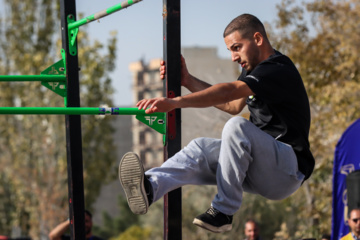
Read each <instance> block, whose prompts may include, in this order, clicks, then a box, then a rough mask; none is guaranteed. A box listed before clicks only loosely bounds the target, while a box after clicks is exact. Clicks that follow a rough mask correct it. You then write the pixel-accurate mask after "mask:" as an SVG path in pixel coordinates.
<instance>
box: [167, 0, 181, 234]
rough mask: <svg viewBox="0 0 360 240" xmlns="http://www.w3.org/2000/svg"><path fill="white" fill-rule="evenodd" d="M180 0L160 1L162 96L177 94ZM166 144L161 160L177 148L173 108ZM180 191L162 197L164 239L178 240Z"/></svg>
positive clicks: (178, 132)
mask: <svg viewBox="0 0 360 240" xmlns="http://www.w3.org/2000/svg"><path fill="white" fill-rule="evenodd" d="M180 22H181V21H180V0H163V34H164V37H163V41H164V44H163V46H164V49H163V53H164V60H165V62H166V76H165V78H166V81H165V88H164V91H165V95H166V96H167V97H169V98H173V97H176V96H180V95H181V77H180V70H181V60H180V56H181V41H180V30H181V29H180ZM167 119H168V120H167V136H166V138H167V141H166V145H165V149H164V155H165V156H164V158H165V161H166V159H167V158H169V157H172V156H173V155H175V154H176V153H177V152H178V151H180V149H181V111H180V109H176V110H174V111H172V112H169V113H168V116H167ZM181 212H182V210H181V188H178V189H175V190H174V191H171V192H169V193H168V194H167V195H165V197H164V239H165V240H180V239H182V231H181V228H182V226H181V225H182V224H181V222H182V218H181Z"/></svg>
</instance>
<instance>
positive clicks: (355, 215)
mask: <svg viewBox="0 0 360 240" xmlns="http://www.w3.org/2000/svg"><path fill="white" fill-rule="evenodd" d="M348 223H349V227H350V229H351V231H352V232H353V233H355V235H357V236H360V210H357V209H356V210H352V211H351V213H350V218H349V220H348Z"/></svg>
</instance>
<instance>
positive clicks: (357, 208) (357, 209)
mask: <svg viewBox="0 0 360 240" xmlns="http://www.w3.org/2000/svg"><path fill="white" fill-rule="evenodd" d="M354 210H356V211H360V208H359V207H356V208H353V209H351V210H350V211H349V212H348V218H349V219H350V214H351V212H352V211H354Z"/></svg>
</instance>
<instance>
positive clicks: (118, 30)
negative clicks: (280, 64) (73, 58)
mask: <svg viewBox="0 0 360 240" xmlns="http://www.w3.org/2000/svg"><path fill="white" fill-rule="evenodd" d="M118 3H119V1H114V0H107V1H97V0H86V1H85V0H78V1H76V4H77V12H78V16H77V19H81V18H83V17H86V16H89V15H91V14H93V13H96V12H98V11H100V10H104V9H106V8H108V7H111V6H113V5H115V4H118ZM58 4H59V3H58V2H57V1H50V0H36V1H21V0H0V14H1V15H0V75H37V74H40V72H41V71H43V70H44V69H46V68H47V67H49V66H51V65H52V64H54V63H55V62H57V61H58V60H60V59H61V54H60V49H61V32H60V15H59V14H60V11H59V5H58ZM162 9H163V7H162V1H161V0H152V1H148V0H144V1H142V2H140V3H137V4H135V5H133V6H130V7H129V8H127V9H124V10H121V11H119V12H117V13H114V14H112V15H110V16H107V17H105V18H103V19H100V20H99V21H95V22H92V23H90V24H88V25H85V26H82V27H80V29H79V34H78V56H79V64H80V67H81V71H80V82H81V105H82V107H99V106H104V105H105V106H110V107H119V106H120V107H134V104H135V103H136V102H137V100H139V99H141V98H143V97H149V96H150V97H151V96H159V95H161V91H162V82H161V80H160V77H159V73H158V69H159V63H160V60H161V58H162V56H163V52H162V47H163V46H162V34H163V30H162ZM242 13H251V14H254V15H255V16H257V17H258V18H259V19H260V20H261V21H263V22H264V24H265V27H266V29H267V32H268V35H269V38H270V41H271V42H272V45H273V47H274V48H276V49H277V50H279V51H280V52H282V53H284V54H286V55H288V56H289V57H290V58H291V59H292V60H293V61H294V63H295V64H296V66H297V67H298V69H299V71H300V73H301V75H302V77H303V80H304V84H305V87H306V90H307V92H308V95H309V99H310V104H311V111H312V127H311V131H310V144H311V149H312V152H313V154H314V156H315V159H316V166H315V170H314V173H313V175H312V176H311V178H310V179H309V180H307V181H306V182H305V183H304V184H303V186H302V187H301V188H300V189H299V190H298V191H297V192H296V193H295V194H294V195H293V196H291V197H289V198H287V199H285V200H283V201H270V200H267V199H264V198H262V197H260V196H256V195H251V194H245V196H244V202H243V204H242V207H241V209H240V210H239V211H238V213H237V214H236V215H235V217H234V229H233V230H232V231H231V232H229V233H226V234H222V235H216V234H213V233H210V232H207V231H205V230H202V229H199V228H197V227H195V226H193V225H192V219H193V217H195V216H197V215H198V214H199V213H202V212H204V211H205V210H206V209H207V208H208V206H209V204H210V202H211V199H212V198H213V196H214V195H215V194H216V188H215V187H212V186H206V187H193V186H186V187H184V188H183V238H184V239H189V240H192V239H202V240H203V239H205V240H206V239H209V240H210V239H239V236H243V231H244V228H243V226H244V222H245V220H246V219H248V218H253V219H255V220H256V221H258V222H259V225H260V229H261V236H262V237H263V239H279V240H280V239H300V238H310V237H313V238H320V236H321V235H322V234H324V233H330V232H331V215H332V206H331V204H332V174H333V173H332V172H333V166H334V151H335V146H336V144H337V142H338V141H339V139H340V137H341V135H342V133H343V132H344V131H345V129H347V127H348V126H350V125H351V124H352V123H353V122H354V121H355V120H357V119H358V118H359V108H360V106H359V104H358V99H359V95H360V91H359V90H360V85H359V81H360V78H359V72H360V64H359V61H358V58H359V53H358V49H359V47H360V46H359V44H360V41H359V40H360V39H359V36H360V34H359V31H360V28H359V24H360V3H359V2H358V1H356V0H343V1H337V0H328V1H323V0H312V1H311V0H308V1H299V0H276V1H266V0H261V1H242V0H223V1H212V0H206V1H205V0H198V1H186V0H185V1H182V3H181V43H182V54H183V55H184V57H185V58H186V61H187V64H188V68H189V71H190V72H191V73H192V74H193V75H195V76H197V77H198V78H200V79H202V80H204V81H207V82H210V83H212V84H215V83H218V82H226V81H233V80H236V78H237V77H238V75H239V74H240V72H241V69H240V68H239V66H238V65H237V64H235V63H232V62H231V59H230V54H229V53H228V51H227V49H226V46H225V44H224V43H223V37H222V33H223V30H224V28H225V27H226V25H227V24H228V23H229V22H230V21H231V20H232V19H233V18H235V17H236V16H238V15H240V14H242ZM185 93H186V91H185V89H183V94H185ZM0 106H1V107H12V106H21V107H35V106H36V107H46V106H54V107H62V106H63V99H62V98H61V97H60V96H58V95H56V94H55V93H53V92H51V91H49V90H47V89H45V88H44V87H41V86H40V84H38V83H21V82H14V83H13V82H6V83H1V90H0ZM241 115H242V116H244V117H248V113H247V111H246V110H245V111H244V112H242V113H241ZM230 117H232V116H231V115H228V114H226V113H222V112H220V111H218V110H216V109H215V108H207V109H196V110H194V109H186V110H183V111H182V136H183V138H182V145H183V146H185V145H186V144H187V143H188V142H189V141H190V140H191V139H193V138H196V137H199V136H205V137H220V134H221V129H222V127H223V125H224V123H225V122H226V121H227V120H228V119H229V118H230ZM205 122H206V124H203V123H205ZM64 125H65V124H64V116H46V115H29V116H21V115H16V116H15V115H4V116H2V117H0V169H1V171H0V235H6V236H9V237H11V238H21V237H27V238H31V239H48V234H49V232H50V230H51V229H52V228H54V227H55V226H56V225H57V224H58V223H60V222H62V221H64V220H65V219H67V218H68V204H67V197H68V196H67V195H68V189H67V163H66V148H65V142H66V141H65V126H64ZM82 134H83V162H84V185H85V189H84V191H85V207H86V208H87V209H89V210H91V211H92V213H93V222H94V227H93V232H94V233H95V234H96V235H98V236H101V237H103V238H104V239H162V234H163V233H162V231H163V226H162V222H161V221H162V219H163V217H162V211H163V210H162V201H159V202H157V203H156V204H154V205H153V206H152V208H151V209H150V211H149V213H148V214H147V215H145V216H134V215H133V214H132V213H130V212H129V210H128V207H127V203H126V200H125V199H124V197H123V193H122V189H121V187H120V184H119V183H118V180H117V164H118V162H119V159H120V158H121V157H122V155H123V154H124V153H126V152H128V151H135V152H136V153H138V154H139V155H140V157H141V158H142V159H143V160H144V163H145V166H146V168H150V167H154V166H158V165H160V164H161V162H162V161H163V153H162V151H163V148H162V136H161V135H160V134H158V133H156V132H155V131H153V130H151V129H149V128H148V127H146V126H144V125H143V124H142V123H139V122H138V121H137V120H135V119H134V117H133V116H117V117H115V116H107V117H98V116H82ZM159 219H160V220H159ZM135 236H139V237H138V238H135Z"/></svg>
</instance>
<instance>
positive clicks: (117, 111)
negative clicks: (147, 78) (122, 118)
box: [0, 107, 163, 115]
mask: <svg viewBox="0 0 360 240" xmlns="http://www.w3.org/2000/svg"><path fill="white" fill-rule="evenodd" d="M0 114H46V115H147V114H146V113H145V110H139V109H137V108H90V107H0ZM161 114H163V113H161Z"/></svg>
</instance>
